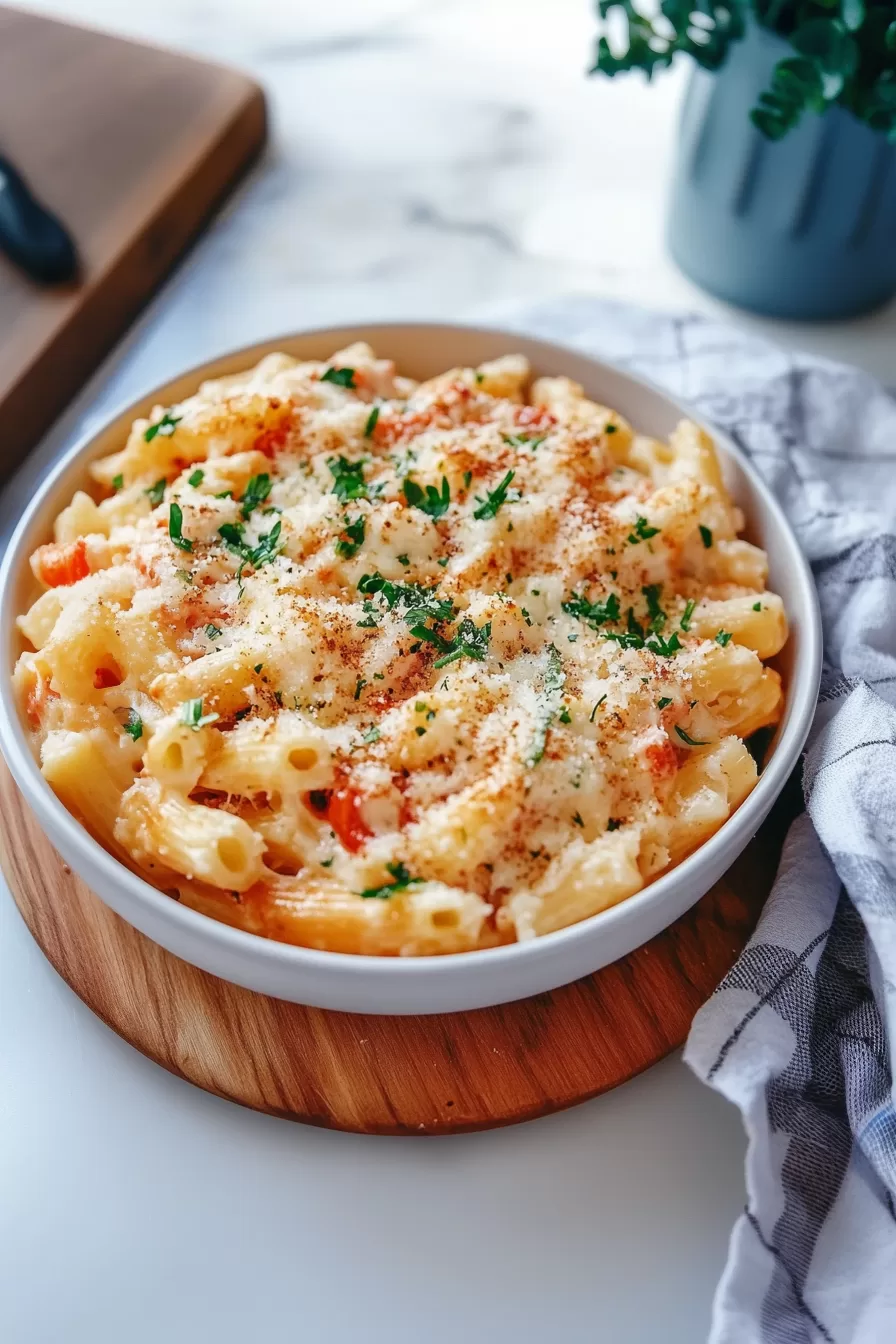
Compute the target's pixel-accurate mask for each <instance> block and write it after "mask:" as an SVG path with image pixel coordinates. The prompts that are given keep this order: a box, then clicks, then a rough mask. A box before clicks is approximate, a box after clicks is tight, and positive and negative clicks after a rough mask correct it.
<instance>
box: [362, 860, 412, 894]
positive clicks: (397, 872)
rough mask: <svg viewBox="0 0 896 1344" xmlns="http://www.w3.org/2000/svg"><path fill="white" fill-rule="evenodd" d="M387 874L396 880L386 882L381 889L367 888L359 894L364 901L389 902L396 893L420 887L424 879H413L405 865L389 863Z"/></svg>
mask: <svg viewBox="0 0 896 1344" xmlns="http://www.w3.org/2000/svg"><path fill="white" fill-rule="evenodd" d="M386 872H387V873H389V874H390V876H391V877H392V878H393V879H394V880H393V881H392V882H385V883H384V884H383V886H381V887H365V889H364V890H363V891H359V892H358V895H359V896H360V897H361V898H362V900H365V901H368V900H372V899H375V900H378V901H387V900H388V899H389V897H390V896H394V895H395V894H396V892H399V891H406V890H407V889H408V887H414V886H418V885H419V884H420V883H421V882H422V881H423V878H422V877H411V875H410V873H409V872H408V870H407V868H405V866H404V864H403V863H387V864H386Z"/></svg>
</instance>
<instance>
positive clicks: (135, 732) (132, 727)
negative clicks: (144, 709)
mask: <svg viewBox="0 0 896 1344" xmlns="http://www.w3.org/2000/svg"><path fill="white" fill-rule="evenodd" d="M124 730H125V732H126V733H127V735H128V737H132V738H133V739H134V741H135V742H139V741H140V738H141V737H142V736H143V720H142V719H141V717H140V715H139V714H138V713H137V711H136V709H129V710H128V717H127V719H126V720H125V723H124Z"/></svg>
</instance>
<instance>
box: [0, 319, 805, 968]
mask: <svg viewBox="0 0 896 1344" xmlns="http://www.w3.org/2000/svg"><path fill="white" fill-rule="evenodd" d="M374 330H375V331H377V332H384V333H388V332H390V331H392V332H395V333H398V332H402V333H407V332H409V331H411V332H422V333H426V332H429V333H432V334H433V335H435V334H437V333H443V334H448V335H454V336H458V337H462V336H464V335H469V336H471V337H473V336H475V337H486V338H495V339H496V340H499V339H500V340H503V341H505V342H506V343H507V344H506V349H508V350H512V349H513V342H514V341H517V342H519V341H526V342H530V343H535V344H540V345H542V346H544V347H546V348H550V349H551V350H553V351H556V352H557V354H558V356H560V357H562V356H563V355H570V356H574V357H575V358H576V359H584V360H586V361H587V362H589V363H591V364H592V365H594V366H595V367H596V368H597V369H598V370H600V369H605V370H607V371H608V372H609V373H610V374H612V375H613V376H615V377H619V378H621V379H623V380H624V381H627V382H628V383H630V384H632V385H633V387H634V388H638V387H640V388H643V389H645V390H646V391H648V392H650V393H651V394H652V395H654V396H656V397H659V398H660V399H661V400H662V401H664V402H666V403H667V404H671V406H672V407H674V408H675V410H677V411H679V412H680V413H681V414H682V416H684V417H686V418H688V419H691V420H693V421H695V422H696V423H697V424H698V425H700V426H701V427H702V428H704V429H706V431H707V432H708V433H709V434H710V435H711V436H712V437H713V439H714V440H716V441H717V442H719V443H720V444H721V445H722V447H723V450H724V452H725V453H727V454H728V455H730V456H731V457H732V458H733V459H734V461H735V462H736V463H737V465H738V467H739V469H740V470H741V471H742V472H743V474H744V475H745V476H746V478H747V479H748V481H749V482H750V486H751V488H752V490H753V491H754V492H755V493H756V494H757V495H758V496H759V497H760V498H761V500H762V504H763V508H764V510H765V513H766V516H767V517H770V518H771V520H772V524H773V527H774V529H775V530H776V531H777V533H778V534H779V535H780V537H781V539H782V540H783V541H784V542H785V544H786V548H787V550H788V551H789V552H790V554H789V556H788V563H789V564H791V565H792V566H793V569H794V576H795V578H796V581H797V586H798V588H799V590H800V600H801V604H802V605H801V609H800V617H801V621H802V624H803V628H802V629H801V632H800V649H799V655H798V658H797V660H796V662H795V665H794V668H793V670H792V673H791V677H790V683H789V686H788V693H789V696H790V698H791V704H790V707H789V710H790V712H789V717H788V722H787V724H786V726H785V728H784V731H783V732H782V734H781V736H780V739H779V740H778V742H777V743H776V744H775V746H774V749H773V751H772V754H771V756H770V758H769V760H768V763H767V764H766V766H765V768H764V769H763V771H762V773H761V775H760V776H759V779H758V781H757V783H756V786H755V787H754V788H753V790H752V791H751V792H750V794H749V795H748V797H747V798H746V799H745V800H744V802H743V803H742V804H741V805H740V807H739V808H738V809H737V810H736V811H735V813H734V814H733V815H732V816H729V817H728V819H727V820H726V821H725V822H723V823H722V825H721V826H720V827H719V829H718V830H717V831H715V832H714V833H713V834H712V835H711V836H710V837H709V839H708V840H706V841H704V842H703V844H701V845H699V846H698V848H697V849H695V850H694V851H693V853H691V854H689V855H688V856H687V858H685V859H683V860H682V861H681V863H679V864H676V865H675V866H674V867H673V868H670V869H668V870H667V871H666V872H664V873H662V874H661V875H660V876H659V877H658V878H656V879H655V880H654V881H652V882H649V883H647V885H646V886H644V887H642V888H641V890H640V891H637V892H635V893H634V895H632V896H629V897H628V898H627V899H625V900H623V901H620V902H618V903H617V904H615V905H612V906H609V907H607V908H606V909H604V910H600V911H598V912H597V913H596V914H594V915H590V916H588V917H587V918H586V919H582V920H579V921H578V922H576V923H573V924H568V925H565V926H564V927H563V928H560V929H555V930H554V931H553V932H551V933H546V934H542V935H540V936H539V937H538V938H534V939H528V940H525V941H522V942H518V941H517V942H512V943H505V944H501V945H500V946H498V947H491V948H476V949H473V950H472V951H467V952H449V953H441V954H432V955H426V956H414V957H400V956H398V957H395V956H379V955H375V954H371V953H354V952H330V951H326V950H323V949H319V948H310V947H304V946H301V945H299V944H295V943H285V942H279V941H277V940H275V939H273V938H267V937H265V936H264V935H261V934H255V933H250V932H248V931H247V930H244V929H239V928H235V927H234V926H232V925H229V924H225V923H223V922H222V921H221V920H217V919H214V918H213V917H212V916H210V915H205V914H201V913H200V912H199V911H197V910H193V909H192V908H191V907H189V906H187V905H184V904H183V903H182V902H178V901H173V900H172V899H171V897H170V896H168V895H166V894H165V893H164V892H163V891H161V890H160V889H159V888H158V887H155V886H154V885H153V884H152V883H151V882H149V881H147V880H146V879H145V878H143V877H141V876H139V875H138V874H137V873H135V872H133V871H132V870H131V869H129V868H128V867H127V866H126V865H125V864H123V863H122V862H121V861H120V860H119V859H117V858H116V857H115V856H114V855H113V854H111V853H110V852H109V851H108V850H107V849H105V848H104V847H103V845H101V844H100V842H99V841H98V840H95V839H94V837H93V836H92V835H91V834H90V832H89V831H88V830H87V828H86V827H85V826H83V825H82V824H81V822H79V821H78V820H77V818H76V817H75V816H74V815H73V814H72V813H71V812H69V811H68V809H67V808H66V807H65V805H64V804H63V803H62V802H61V801H60V799H59V798H57V796H56V794H55V793H54V792H53V790H52V788H51V786H50V785H49V783H48V782H47V781H46V780H45V779H44V777H43V775H42V774H41V772H40V768H39V766H38V764H37V762H36V761H35V759H34V757H33V755H32V753H31V750H30V747H29V744H28V740H27V738H26V735H25V730H24V727H23V725H22V721H21V719H20V716H19V711H18V707H17V705H16V703H15V697H14V693H13V687H12V678H11V675H10V670H11V669H9V668H8V666H7V657H8V655H9V654H11V653H12V650H13V640H14V639H15V636H16V625H15V621H16V617H17V616H18V615H19V614H20V613H19V612H18V611H17V610H15V609H14V608H15V602H14V600H13V599H14V594H15V592H16V579H17V576H18V573H19V571H20V566H21V565H22V563H23V561H25V560H26V557H25V555H24V554H21V555H20V554H19V553H20V552H21V551H22V549H23V543H24V541H25V538H26V536H27V535H28V533H29V532H30V530H31V528H32V526H33V523H34V519H35V517H36V516H37V515H38V514H39V513H40V511H41V509H42V507H43V505H44V502H45V500H46V499H47V497H48V496H49V495H51V494H52V492H53V491H54V490H55V488H56V487H57V484H58V483H59V481H60V480H61V479H62V478H63V477H64V476H66V475H67V474H68V473H69V472H70V471H71V470H72V468H73V467H74V465H75V463H76V462H78V461H79V459H82V458H83V459H84V461H85V462H87V461H90V460H92V456H91V451H90V450H91V448H92V447H93V446H94V445H95V444H96V442H97V440H98V439H100V438H101V437H102V435H103V434H105V433H106V432H107V430H108V429H109V428H110V426H111V425H112V424H113V423H115V422H116V421H118V420H120V419H124V418H125V417H126V416H130V418H131V419H132V420H133V419H135V418H136V417H137V416H138V415H140V414H141V413H143V408H144V407H146V406H147V405H148V404H149V403H152V404H157V403H159V402H163V401H164V400H165V398H164V393H165V391H166V389H168V388H170V387H171V386H172V385H173V384H176V383H180V382H182V381H184V380H186V379H191V380H192V379H193V378H194V377H195V379H196V381H197V384H198V382H200V381H202V380H203V378H206V377H216V376H221V375H216V374H214V373H212V372H210V371H211V370H212V369H214V368H215V367H216V366H218V365H220V364H222V363H225V362H229V361H232V360H235V359H237V358H242V357H244V356H245V358H246V361H247V367H248V365H249V361H251V360H253V359H254V360H256V361H257V360H258V359H260V358H262V357H263V356H264V355H265V354H268V353H273V352H275V351H277V350H279V349H282V348H283V346H284V344H285V343H288V342H290V341H295V340H297V339H302V340H311V339H320V341H321V342H322V343H323V342H325V341H326V340H327V339H334V338H335V339H338V340H340V341H342V342H343V343H345V341H346V340H347V339H354V340H363V339H364V338H365V334H367V335H369V334H370V333H371V332H372V331H374ZM94 455H96V454H94ZM0 650H2V652H0V659H2V666H0V749H2V752H3V755H4V757H5V759H6V763H7V765H8V767H9V769H10V772H11V773H12V776H13V778H14V780H15V782H16V784H17V785H18V787H19V788H20V789H21V791H22V793H23V795H24V797H25V799H26V801H27V802H28V803H29V804H30V806H31V807H32V808H33V810H34V812H35V814H36V816H37V818H38V821H39V823H40V825H41V829H42V830H43V831H44V832H45V834H47V836H48V839H50V843H51V844H53V846H54V848H57V846H56V844H55V841H54V840H53V836H52V832H53V831H54V830H56V831H59V830H61V831H64V832H65V833H66V836H67V838H68V840H69V841H70V843H71V845H72V847H73V848H74V849H76V850H80V851H81V853H82V854H83V856H84V858H85V859H86V860H87V861H88V863H89V864H90V866H91V868H92V870H93V871H94V872H98V873H99V874H100V875H101V876H102V878H103V879H104V881H105V882H108V883H110V884H112V883H118V884H119V885H121V886H124V887H125V888H127V890H128V892H129V894H130V895H131V896H132V897H133V899H134V900H135V901H136V902H138V903H140V904H143V905H149V906H154V907H155V908H156V911H157V912H158V913H159V915H160V916H161V917H162V919H163V920H166V921H168V922H170V923H173V924H175V925H180V926H181V928H182V929H183V932H184V934H185V935H190V934H194V935H197V936H198V938H199V939H200V940H207V941H210V942H211V943H215V944H217V945H218V946H219V947H220V948H221V949H222V950H224V951H229V952H231V953H233V954H234V955H235V956H237V957H239V956H241V955H242V954H245V955H247V956H248V957H250V958H261V959H262V960H263V961H265V962H268V963H274V964H277V965H279V966H280V967H281V968H282V967H291V968H293V969H294V970H295V972H296V974H297V978H298V975H299V974H300V972H301V970H302V968H305V969H307V970H309V971H312V970H321V969H326V968H329V969H330V970H332V972H333V974H334V976H335V975H345V974H346V973H348V974H351V973H352V972H353V971H354V972H363V973H364V974H365V975H366V976H370V975H373V976H374V977H381V978H386V979H390V980H391V979H392V978H393V977H401V978H402V979H404V980H405V981H407V980H413V979H416V978H419V977H425V978H426V979H427V980H430V981H431V977H433V976H438V977H441V978H442V979H446V978H450V977H452V976H453V975H454V974H455V973H456V971H457V970H458V968H459V967H461V966H466V967H468V968H469V969H470V970H471V971H472V970H473V968H474V967H481V968H483V969H485V968H487V967H491V968H495V969H497V968H498V967H500V966H503V965H506V964H507V963H510V962H516V961H519V960H521V959H530V960H531V959H532V958H533V957H537V956H539V955H542V956H546V955H548V954H549V953H560V952H561V950H562V948H563V946H564V944H567V943H573V942H577V941H579V940H580V939H582V938H585V937H587V935H588V933H589V932H590V933H592V934H593V933H594V932H596V930H597V929H598V928H601V927H603V928H606V929H608V930H609V929H611V928H612V927H613V926H614V925H615V924H617V923H620V922H622V923H625V922H628V921H629V920H630V919H631V918H632V917H633V916H634V914H635V911H636V910H639V909H644V908H647V907H650V906H653V905H655V904H659V903H661V902H662V901H663V898H664V896H665V894H666V892H667V891H668V890H669V889H670V887H672V885H673V884H675V885H678V884H679V883H680V882H681V881H682V878H683V877H684V878H685V879H686V877H687V874H688V873H689V872H696V871H697V870H698V869H699V868H700V867H701V866H707V867H709V866H712V863H713V860H714V858H715V857H716V856H717V855H718V854H719V852H720V851H721V850H723V849H725V848H731V849H733V850H734V854H733V855H732V857H731V859H730V860H729V861H728V862H725V863H724V864H723V865H722V866H723V870H724V869H727V868H728V867H729V866H730V864H731V863H732V862H734V858H736V857H737V855H738V854H739V853H741V852H742V850H743V849H744V847H745V846H746V844H747V843H748V842H749V840H750V839H751V838H752V835H753V834H754V833H755V832H756V831H757V830H758V828H759V826H760V824H761V823H762V821H763V820H764V818H765V816H766V814H767V812H768V810H769V808H770V807H771V805H772V803H773V802H774V800H775V798H777V796H778V795H779V794H780V792H781V790H782V789H783V787H784V784H785V783H786V781H787V778H788V777H789V775H790V773H791V771H792V770H793V768H794V766H795V765H796V763H797V761H798V759H799V756H800V753H801V751H802V748H803V746H804V744H805V741H806V738H807V736H808V733H809V730H810V727H811V724H812V720H813V718H814V715H815V709H816V703H817V698H818V688H819V684H820V678H821V662H822V627H821V613H820V608H819V603H818V595H817V592H816V589H815V584H814V580H813V578H812V573H811V570H810V567H809V563H808V561H807V560H806V558H805V556H804V555H803V552H802V550H801V549H800V546H799V543H798V542H797V539H796V536H795V534H794V531H793V528H792V527H791V524H790V522H789V520H788V519H787V517H786V515H785V513H784V510H783V509H782V507H781V505H780V504H779V502H778V500H777V499H776V497H775V495H774V494H773V493H772V491H771V489H770V487H769V486H768V485H767V484H766V482H765V481H764V480H763V479H762V477H761V476H760V475H759V473H758V472H757V470H756V468H755V467H754V466H753V464H752V463H751V462H750V460H749V458H748V457H747V456H746V454H745V453H744V452H743V451H742V450H741V449H740V448H738V446H737V444H735V443H734V441H733V440H732V439H731V438H730V436H729V435H727V434H726V433H725V432H724V431H723V430H721V429H719V428H718V427H717V426H715V425H713V424H712V423H711V422H709V421H707V420H706V419H705V418H704V417H703V416H702V415H701V414H700V413H699V412H698V411H697V410H696V408H695V407H693V406H692V405H690V403H689V402H687V401H686V400H683V399H681V398H679V397H678V396H676V395H674V394H673V393H671V392H668V391H667V390H666V389H665V388H663V387H662V386H661V385H660V384H658V383H656V382H654V381H653V380H652V379H650V378H646V377H644V376H642V375H641V374H635V373H632V372H631V371H630V370H628V369H626V368H624V367H622V366H621V365H619V364H616V363H614V362H613V361H612V360H607V359H603V358H599V357H597V356H595V355H592V354H590V353H589V352H588V351H587V350H582V349H581V348H579V347H577V346H576V345H574V344H572V343H570V342H565V341H559V340H555V339H554V338H553V337H542V336H540V335H538V334H537V333H532V334H530V333H528V332H527V331H522V330H515V329H513V328H505V327H501V326H491V325H483V324H480V323H475V322H433V321H410V320H406V321H401V320H397V321H376V320H374V319H371V320H369V321H364V322H355V323H345V324H342V325H335V324H334V325H329V326H324V327H309V328H299V329H296V330H293V331H289V332H286V333H281V334H280V335H277V336H272V337H268V338H264V339H262V340H259V341H253V342H252V343H251V344H249V345H245V346H236V347H233V348H232V349H228V350H224V351H221V352H220V353H218V354H216V355H212V356H210V357H207V358H205V359H203V360H201V361H200V362H198V363H197V364H194V365H192V366H191V367H189V368H187V369H183V370H181V371H180V372H177V373H174V374H173V375H171V376H169V377H167V378H166V379H165V380H164V381H163V382H161V383H159V384H156V385H155V386H154V387H152V388H150V389H148V390H147V391H146V392H144V393H143V394H142V395H140V396H137V397H132V398H129V399H128V400H127V401H126V402H124V403H123V404H121V405H118V406H117V407H116V409H114V410H113V411H111V412H110V413H108V414H104V415H103V418H102V422H101V423H100V424H99V425H95V426H92V427H90V428H89V429H88V430H86V431H85V432H84V433H83V434H81V435H79V437H78V438H77V439H76V440H75V442H74V443H73V444H72V445H71V446H70V447H69V448H68V449H67V450H66V451H65V452H64V453H63V454H62V455H61V456H60V458H59V459H58V460H57V461H56V462H55V463H54V464H53V466H52V468H51V470H50V471H49V472H48V473H47V475H46V477H45V478H44V480H43V481H42V482H41V484H40V485H39V487H38V488H37V489H36V490H35V492H34V494H33V495H32V496H31V498H30V500H29V503H28V505H27V507H26V508H25V510H24V512H23V513H22V516H21V517H20V519H19V520H18V523H17V524H16V526H15V528H14V529H13V532H12V535H11V536H10V538H9V541H8V543H7V545H6V547H5V549H4V552H3V555H2V559H0ZM100 899H102V897H100Z"/></svg>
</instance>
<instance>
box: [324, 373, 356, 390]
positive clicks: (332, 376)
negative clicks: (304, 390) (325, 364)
mask: <svg viewBox="0 0 896 1344" xmlns="http://www.w3.org/2000/svg"><path fill="white" fill-rule="evenodd" d="M320 381H321V382H322V383H335V384H336V386H337V387H354V385H355V371H354V369H333V368H330V369H327V370H326V371H325V372H324V373H322V374H321V376H320Z"/></svg>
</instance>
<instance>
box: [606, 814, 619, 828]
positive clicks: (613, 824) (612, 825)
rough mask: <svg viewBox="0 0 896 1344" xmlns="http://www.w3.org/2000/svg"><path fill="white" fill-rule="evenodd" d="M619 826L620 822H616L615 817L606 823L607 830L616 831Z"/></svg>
mask: <svg viewBox="0 0 896 1344" xmlns="http://www.w3.org/2000/svg"><path fill="white" fill-rule="evenodd" d="M621 825H622V822H621V821H617V819H616V818H615V817H611V818H610V820H609V821H608V822H607V830H608V831H618V830H619V827H620V826H621Z"/></svg>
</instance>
